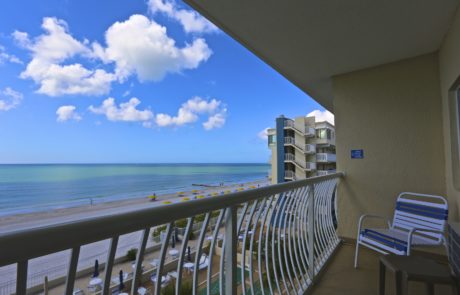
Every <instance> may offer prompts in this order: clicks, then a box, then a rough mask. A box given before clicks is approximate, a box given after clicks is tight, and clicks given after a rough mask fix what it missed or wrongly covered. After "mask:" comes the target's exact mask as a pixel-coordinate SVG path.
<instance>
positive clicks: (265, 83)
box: [0, 0, 323, 163]
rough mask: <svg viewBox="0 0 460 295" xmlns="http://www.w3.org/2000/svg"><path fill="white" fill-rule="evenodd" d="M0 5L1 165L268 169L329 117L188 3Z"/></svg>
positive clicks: (124, 0)
mask: <svg viewBox="0 0 460 295" xmlns="http://www.w3.org/2000/svg"><path fill="white" fill-rule="evenodd" d="M0 6H1V7H0V8H1V9H0V163H133V162H134V163H139V162H142V163H144V162H147V163H152V162H153V163H160V162H161V163H164V162H181V163H182V162H194V163H201V162H219V163H222V162H232V163H234V162H259V163H261V162H267V161H268V157H269V150H268V149H267V145H266V141H264V140H263V139H262V138H261V136H260V132H261V131H262V130H264V129H265V128H266V127H269V126H273V125H274V119H275V117H276V116H278V115H280V114H284V115H287V116H291V117H293V116H297V115H305V114H307V113H310V112H312V111H313V110H321V111H322V110H323V108H322V107H321V106H319V105H318V104H317V103H316V102H315V101H314V100H312V99H311V98H309V97H308V96H307V95H306V94H305V93H303V92H302V91H300V90H299V89H298V88H296V87H295V86H294V85H292V84H291V83H290V82H288V81H287V80H286V79H285V78H284V77H282V76H281V75H279V74H278V73H277V72H275V71H274V70H273V69H272V68H270V67H269V66H267V65H266V64H265V63H263V62H262V61H261V60H259V59H258V58H257V57H256V56H254V55H253V54H252V53H250V52H249V51H248V50H246V49H245V48H244V47H242V46H241V45H240V44H238V43H237V42H236V41H234V40H233V39H231V38H230V37H228V36H227V35H226V34H225V33H223V32H221V31H219V30H218V29H217V28H216V27H214V26H213V25H212V24H210V23H209V22H207V21H206V20H205V19H203V18H202V17H200V16H199V15H197V14H196V13H195V12H194V11H193V10H192V9H191V8H189V7H188V6H186V5H185V4H183V3H182V2H171V1H166V0H150V1H144V0H117V1H113V0H110V1H109V0H104V1H89V0H78V1H77V0H74V1H70V0H68V1H62V0H43V1H33V0H29V1H21V0H18V1H4V2H2V4H0Z"/></svg>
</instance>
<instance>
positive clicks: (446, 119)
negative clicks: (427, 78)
mask: <svg viewBox="0 0 460 295" xmlns="http://www.w3.org/2000/svg"><path fill="white" fill-rule="evenodd" d="M439 72H440V80H441V95H442V111H443V115H442V117H443V131H444V149H445V154H446V159H445V160H446V166H445V169H446V172H445V174H446V190H447V195H448V197H449V199H450V200H451V203H454V204H453V205H454V206H455V207H453V206H451V209H454V208H455V209H456V210H455V213H456V216H455V217H454V218H455V220H458V212H459V211H460V191H459V189H458V188H459V182H460V179H459V177H460V173H459V172H460V171H458V170H459V167H458V166H459V157H458V150H456V149H455V146H453V145H452V143H454V141H453V140H452V139H453V136H452V135H453V132H456V130H455V127H454V126H452V123H454V122H455V116H453V113H452V111H453V110H452V102H453V97H452V96H453V93H452V91H450V90H451V89H452V87H453V86H455V85H456V83H455V81H456V80H457V79H458V78H459V77H460V12H459V11H457V14H456V16H455V18H454V21H453V23H452V26H451V27H450V29H449V32H448V34H447V35H446V37H445V39H444V42H443V44H442V45H441V49H440V51H439ZM454 140H455V137H454ZM455 163H456V164H455ZM455 169H456V170H457V171H455V173H454V170H455ZM455 182H456V184H455ZM456 187H457V188H456ZM453 212H454V210H451V215H452V213H453Z"/></svg>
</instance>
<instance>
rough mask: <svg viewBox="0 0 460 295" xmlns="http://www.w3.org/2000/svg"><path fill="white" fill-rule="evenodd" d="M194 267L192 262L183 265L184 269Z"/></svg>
mask: <svg viewBox="0 0 460 295" xmlns="http://www.w3.org/2000/svg"><path fill="white" fill-rule="evenodd" d="M194 265H195V264H194V263H192V262H187V263H185V264H184V267H185V268H192V267H193V266H194Z"/></svg>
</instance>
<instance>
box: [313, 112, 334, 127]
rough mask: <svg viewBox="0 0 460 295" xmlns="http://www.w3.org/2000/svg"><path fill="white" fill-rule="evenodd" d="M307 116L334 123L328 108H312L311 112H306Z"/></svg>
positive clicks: (318, 120) (317, 120)
mask: <svg viewBox="0 0 460 295" xmlns="http://www.w3.org/2000/svg"><path fill="white" fill-rule="evenodd" d="M307 117H315V120H316V122H324V121H327V122H329V123H331V124H332V125H334V114H332V113H331V112H329V111H328V110H324V111H320V110H314V111H313V112H310V113H308V115H307Z"/></svg>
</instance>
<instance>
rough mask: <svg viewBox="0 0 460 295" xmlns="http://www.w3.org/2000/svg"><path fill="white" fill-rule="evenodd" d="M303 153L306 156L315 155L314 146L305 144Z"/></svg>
mask: <svg viewBox="0 0 460 295" xmlns="http://www.w3.org/2000/svg"><path fill="white" fill-rule="evenodd" d="M305 152H306V153H308V154H314V153H316V145H314V144H306V145H305Z"/></svg>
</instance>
